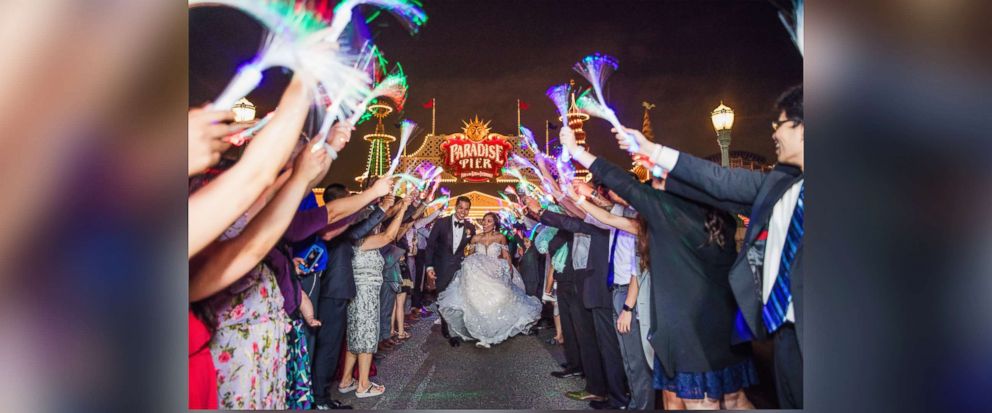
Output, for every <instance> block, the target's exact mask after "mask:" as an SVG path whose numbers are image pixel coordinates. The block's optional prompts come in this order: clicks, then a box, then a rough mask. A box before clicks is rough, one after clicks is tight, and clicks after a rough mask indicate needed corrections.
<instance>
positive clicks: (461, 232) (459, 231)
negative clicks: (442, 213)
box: [451, 216, 465, 255]
mask: <svg viewBox="0 0 992 413" xmlns="http://www.w3.org/2000/svg"><path fill="white" fill-rule="evenodd" d="M459 222H461V221H459V220H458V218H457V217H455V216H452V217H451V235H452V241H451V253H452V254H456V255H457V254H458V244H461V243H462V237H463V236H465V225H464V223H463V225H462V227H461V228H458V227H457V226H455V224H456V223H459Z"/></svg>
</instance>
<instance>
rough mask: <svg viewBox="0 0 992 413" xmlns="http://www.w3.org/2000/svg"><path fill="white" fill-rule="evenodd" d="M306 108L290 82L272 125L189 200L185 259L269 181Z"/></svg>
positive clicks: (299, 89)
mask: <svg viewBox="0 0 992 413" xmlns="http://www.w3.org/2000/svg"><path fill="white" fill-rule="evenodd" d="M309 107H310V97H309V92H308V91H307V90H306V87H305V86H304V85H303V82H302V81H301V80H300V79H299V78H298V77H294V78H293V81H292V82H290V84H289V87H287V88H286V91H285V92H284V93H283V95H282V99H281V100H280V101H279V106H278V109H277V110H276V113H275V115H273V117H272V121H270V122H269V124H268V125H266V126H265V127H264V128H262V130H261V131H260V132H259V133H258V135H257V136H256V137H255V138H254V139H252V142H251V143H250V144H248V147H247V148H246V149H245V153H244V155H242V157H241V159H240V160H239V161H238V163H236V164H235V165H234V166H233V167H231V169H229V170H227V171H225V172H224V173H222V174H220V176H218V177H217V178H215V179H214V180H213V181H212V182H210V183H209V184H207V185H206V186H204V187H203V188H200V190H199V191H196V192H195V193H193V194H192V195H190V197H189V200H188V207H189V212H188V218H189V220H188V228H189V236H188V241H189V246H188V248H187V255H188V257H192V256H193V255H195V254H196V253H197V252H199V251H200V250H202V249H203V248H204V247H206V246H207V245H208V244H210V243H211V242H213V241H214V240H216V239H217V237H218V236H219V235H220V234H221V233H223V232H224V230H225V229H226V228H227V227H228V226H229V225H231V223H232V222H234V220H236V219H238V217H239V216H241V214H243V213H244V212H245V210H247V209H248V207H249V206H251V204H252V202H254V201H255V200H256V199H258V196H259V195H260V194H261V193H262V191H264V190H265V188H266V187H268V186H269V185H271V184H272V183H273V182H274V181H275V179H276V175H277V173H278V172H279V169H280V168H281V167H282V166H283V165H284V164H285V163H286V160H287V159H288V158H289V155H290V153H291V152H292V151H293V147H294V146H295V145H296V142H297V139H298V138H299V135H300V130H301V128H302V127H303V121H304V120H305V119H306V116H307V109H308V108H309Z"/></svg>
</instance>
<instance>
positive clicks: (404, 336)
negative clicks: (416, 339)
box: [396, 331, 411, 340]
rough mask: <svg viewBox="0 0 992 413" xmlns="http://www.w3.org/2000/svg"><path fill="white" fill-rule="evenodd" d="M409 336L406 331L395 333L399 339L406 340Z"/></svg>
mask: <svg viewBox="0 0 992 413" xmlns="http://www.w3.org/2000/svg"><path fill="white" fill-rule="evenodd" d="M410 337H411V336H410V333H407V332H406V331H404V332H403V333H400V334H397V335H396V338H398V339H400V340H408V339H410Z"/></svg>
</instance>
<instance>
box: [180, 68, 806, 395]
mask: <svg viewBox="0 0 992 413" xmlns="http://www.w3.org/2000/svg"><path fill="white" fill-rule="evenodd" d="M310 93H311V92H310V91H308V90H307V89H306V88H305V87H303V85H302V83H301V82H300V81H299V80H298V79H295V78H294V79H293V81H291V83H290V85H289V86H288V87H287V89H286V91H285V92H284V94H283V96H282V98H281V101H280V102H279V105H278V109H277V110H276V111H275V113H274V115H273V117H272V118H271V120H269V122H268V124H267V125H265V127H264V128H262V129H261V130H260V131H259V132H258V133H257V135H255V136H254V137H253V139H252V140H251V141H250V143H248V145H247V147H246V148H245V150H244V152H243V154H242V155H241V156H240V158H239V159H238V160H237V161H236V162H233V163H231V162H226V161H221V156H220V155H221V154H222V153H223V152H224V151H225V150H227V148H228V146H229V144H228V143H227V140H226V139H225V137H227V136H229V135H231V134H233V133H237V132H239V130H240V128H239V127H236V126H232V125H233V124H231V123H230V121H231V120H233V115H232V114H231V113H230V112H227V111H210V110H206V109H194V110H191V111H190V115H189V121H190V123H189V176H190V195H189V251H188V254H189V255H188V256H189V267H190V278H189V283H190V284H189V285H190V287H189V288H190V290H189V293H190V310H189V325H190V326H189V328H190V335H189V396H190V400H189V406H190V408H209V409H213V408H225V409H347V408H350V407H349V406H347V405H345V404H344V403H342V402H340V401H339V400H336V399H335V397H336V396H335V393H337V394H344V393H350V392H354V394H355V396H356V397H359V398H365V397H375V396H379V395H381V394H383V393H384V392H386V391H387V389H386V388H385V386H383V385H382V384H380V383H376V382H375V381H373V378H374V377H375V376H376V375H377V372H376V363H378V362H380V361H381V362H386V360H385V359H383V358H382V356H383V354H384V353H385V352H387V351H388V350H390V349H391V348H393V347H395V346H398V345H401V343H403V342H404V341H405V340H408V339H409V338H410V332H409V331H408V329H409V326H410V324H412V323H416V322H419V321H420V320H423V319H434V320H435V321H437V322H438V323H442V324H443V326H442V328H441V330H442V334H444V335H445V336H446V338H449V339H450V342H451V345H452V346H455V345H458V343H459V339H458V337H459V336H465V337H467V336H468V335H469V334H471V333H472V332H470V331H466V332H462V331H464V330H465V328H464V326H463V325H462V324H465V323H455V322H454V321H455V320H454V318H455V317H454V316H452V315H451V313H445V312H443V311H438V306H437V305H432V303H434V302H435V301H438V304H442V305H441V306H440V307H441V308H442V310H443V309H444V308H450V307H451V306H450V305H443V304H444V301H445V300H447V298H444V294H447V293H444V292H443V291H444V290H445V288H446V287H447V286H448V285H449V284H453V285H459V283H472V282H473V281H471V279H463V280H460V281H459V280H458V278H457V277H458V276H457V274H460V272H459V271H456V270H442V266H443V265H446V264H445V263H443V262H442V260H440V259H438V258H437V257H438V256H439V255H438V254H442V253H444V254H454V255H459V254H464V252H463V251H462V249H460V248H458V247H459V246H461V247H464V246H466V245H470V244H472V243H477V242H481V244H480V245H479V252H480V254H481V255H491V256H493V257H504V258H505V259H506V261H507V262H508V263H512V266H513V268H514V270H513V271H508V272H505V273H501V274H503V276H508V277H511V278H513V277H517V279H515V280H514V282H515V283H516V284H515V285H517V286H519V288H517V287H511V289H518V290H519V292H512V291H511V292H510V293H508V294H506V297H507V300H513V302H514V303H517V304H515V305H519V306H520V307H521V308H526V311H523V310H522V311H521V312H520V313H519V314H518V313H509V314H511V315H509V316H507V317H510V318H514V319H513V320H503V321H505V322H503V323H502V324H500V325H505V326H506V328H504V329H502V330H500V332H499V333H498V335H499V336H500V337H499V339H494V340H491V341H486V340H480V343H479V344H480V347H489V346H490V344H493V345H495V344H498V342H499V341H502V340H505V339H506V338H507V337H508V336H511V335H514V334H519V333H523V334H530V333H533V332H534V330H533V329H534V328H537V327H540V326H543V325H545V323H540V322H536V321H537V319H538V318H544V319H545V320H544V321H546V325H548V326H550V325H552V323H553V325H554V331H555V335H554V337H553V338H552V339H551V340H550V342H551V343H552V344H553V345H561V346H563V350H564V351H563V352H564V355H565V363H562V370H560V371H553V372H550V374H551V375H552V376H553V377H556V378H575V377H582V378H584V381H585V384H584V386H583V387H582V388H581V389H576V390H575V391H573V392H568V393H566V394H564V395H563V397H569V398H572V399H575V400H582V401H586V402H588V403H589V405H590V406H591V407H592V408H597V409H639V410H644V409H655V408H656V406H658V407H663V408H665V409H721V408H725V409H748V408H753V407H754V406H753V405H752V403H751V401H750V400H749V399H748V397H747V396H746V394H745V389H747V388H748V387H751V386H753V385H755V384H757V376H758V375H757V372H756V366H755V361H754V357H753V355H752V347H751V344H750V342H753V341H769V342H771V343H773V346H774V358H773V363H772V364H773V366H771V369H772V371H773V372H774V387H775V390H776V394H777V396H778V406H779V407H781V408H801V407H802V356H801V349H802V346H801V337H802V321H803V312H802V305H801V304H802V302H801V300H802V274H803V271H802V239H803V236H802V234H803V192H804V191H803V188H804V178H803V106H802V87H801V86H797V87H795V88H792V89H790V90H788V91H786V92H785V93H784V94H783V95H782V97H780V99H779V100H778V101H777V102H776V109H777V110H776V112H777V113H776V114H777V115H778V116H779V117H778V118H777V119H776V121H775V122H773V128H774V134H773V135H772V139H773V141H774V143H775V148H776V149H775V150H776V154H777V158H778V159H777V161H778V162H777V164H776V166H775V168H774V169H773V170H772V171H770V172H764V173H763V172H757V171H750V170H742V169H731V168H724V167H721V166H719V165H717V164H714V163H711V162H709V161H705V160H701V159H699V158H696V157H693V156H691V155H689V154H686V153H680V152H678V151H676V150H674V149H672V148H668V147H665V146H662V145H659V144H656V143H653V142H650V141H648V140H647V139H646V138H644V136H643V135H641V134H640V133H639V132H638V131H636V130H624V131H615V132H616V133H617V135H616V138H617V141H618V143H619V144H620V146H621V147H622V148H624V149H628V150H630V152H631V153H632V154H633V156H634V159H635V160H637V161H638V162H641V163H642V164H644V165H645V166H647V167H648V169H649V170H653V171H661V173H658V174H655V175H660V176H654V177H652V178H651V179H650V180H649V181H648V182H641V181H640V180H638V179H637V177H636V176H634V175H632V174H631V173H630V172H628V171H627V170H626V169H624V168H621V167H619V166H617V165H615V164H613V163H611V162H609V161H607V160H605V159H603V158H598V157H596V156H595V155H593V154H592V153H590V152H589V150H588V149H585V148H583V147H582V146H579V145H577V144H576V141H575V136H574V133H573V132H572V131H571V130H570V129H568V128H567V127H564V128H562V130H561V134H560V140H561V143H562V148H563V150H566V151H568V152H569V153H570V154H571V157H572V159H573V161H574V162H576V163H578V164H581V165H583V166H584V167H586V168H588V170H589V171H590V173H591V180H590V181H589V182H586V181H583V180H574V181H572V182H571V183H570V184H568V185H566V184H561V185H558V184H556V183H555V182H554V181H555V180H552V182H551V183H552V188H551V191H550V192H551V194H550V195H552V196H553V201H551V202H549V200H548V199H542V198H540V197H538V196H533V195H528V194H526V193H525V191H521V192H520V193H519V195H518V196H517V207H516V210H515V212H513V214H514V218H513V219H512V222H504V225H502V228H500V226H499V225H498V224H499V221H501V219H500V217H499V216H498V215H496V214H490V215H488V216H487V217H486V218H485V219H483V220H482V222H481V225H480V226H481V228H482V229H483V230H482V231H480V232H479V233H476V231H474V230H465V232H464V234H465V238H464V239H462V235H458V236H457V237H456V239H454V240H453V241H452V242H453V244H450V243H449V247H448V248H440V250H442V251H439V248H438V245H440V244H441V243H439V242H438V238H439V237H443V236H445V235H444V232H443V231H449V232H451V231H453V230H454V231H456V232H457V233H459V234H461V233H462V232H460V231H461V230H460V228H461V226H462V225H467V226H472V223H470V222H468V221H467V220H466V216H467V214H468V209H469V208H470V202H469V201H468V199H464V198H463V199H459V200H456V202H455V204H456V207H455V214H453V215H452V216H451V218H449V217H443V219H442V211H443V210H444V207H443V206H442V207H440V208H438V207H436V204H437V203H432V202H431V201H432V200H433V199H434V191H433V190H432V189H431V188H430V187H429V186H428V187H426V188H424V187H421V188H415V187H413V186H412V185H408V186H406V187H405V190H404V191H403V194H402V196H399V195H398V194H397V193H396V192H397V191H396V189H398V187H399V186H400V185H399V184H397V183H396V180H395V178H394V177H392V176H384V177H380V178H379V179H377V180H376V179H369V180H368V182H366V185H365V188H364V190H362V191H361V192H358V193H352V192H350V191H349V190H348V189H347V188H346V187H345V186H344V185H342V184H331V185H327V186H325V187H324V190H323V194H322V197H323V206H317V203H316V201H315V200H314V199H313V193H312V191H311V190H312V189H313V188H314V187H315V186H317V185H318V184H319V183H320V182H322V181H324V179H325V176H326V175H327V173H328V171H329V169H330V167H331V164H332V163H333V161H334V160H335V158H336V157H337V153H338V152H339V151H341V150H342V149H343V148H344V147H345V145H346V144H347V143H348V142H349V140H350V137H351V132H352V129H353V128H352V127H351V126H350V125H348V124H346V123H338V124H336V125H335V126H334V127H333V128H332V129H331V130H330V132H329V133H328V135H329V136H327V137H326V143H325V142H324V140H321V139H315V140H307V139H300V138H299V137H300V136H301V130H302V127H303V124H304V122H305V119H306V117H307V109H308V107H309V104H310V101H311V96H310ZM631 138H633V140H631ZM314 142H318V143H316V144H314ZM548 172H549V173H550V174H553V172H550V171H548ZM343 175H347V174H343ZM394 187H395V188H394ZM433 189H436V186H435V187H434V188H433ZM737 215H740V216H745V217H749V218H750V220H749V222H750V224H749V225H748V228H747V232H746V235H745V238H744V242H743V246H742V247H741V248H740V250H739V251H738V248H737V245H736V243H735V239H734V234H735V231H736V227H737V220H736V219H735V216H737ZM504 221H505V220H504ZM448 227H451V228H450V229H448ZM500 232H501V233H502V236H498V235H495V234H498V233H500ZM439 234H440V235H439ZM447 236H448V237H449V238H451V237H452V236H451V235H450V234H448V235H447ZM483 238H485V240H482V241H479V240H480V239H483ZM473 239H474V241H473ZM486 240H492V242H490V241H486ZM494 245H499V247H496V248H495V249H490V248H489V247H490V246H494ZM464 249H465V250H467V249H468V248H464ZM479 261H480V262H482V261H485V260H484V259H481V258H480V260H479ZM452 265H454V264H452ZM458 265H461V261H460V260H459V261H458ZM494 273H495V271H494ZM475 285H476V286H478V285H479V284H475ZM439 291H441V292H442V293H441V297H438V296H437V295H438V294H436V293H437V292H439ZM508 291H509V290H508ZM514 291H516V290H514ZM514 294H517V295H520V296H524V295H526V297H527V298H520V297H517V296H516V295H514ZM508 302H509V301H508ZM540 302H543V304H538V303H540ZM500 305H502V304H500ZM507 305H509V304H507ZM535 306H536V307H538V308H535ZM541 306H543V307H544V309H545V310H546V311H545V312H544V313H545V315H544V316H543V317H542V316H541V315H540V314H539V313H540V312H541V311H540V308H539V307H541ZM552 309H553V310H552ZM435 313H439V314H435ZM482 313H483V315H485V312H482ZM525 313H526V314H525ZM441 316H443V317H441ZM461 316H465V317H467V314H465V313H463V312H459V317H461ZM523 318H527V319H526V320H523V321H521V320H520V319H523ZM552 320H553V321H552ZM466 321H467V319H466ZM449 324H451V325H450V326H449ZM476 324H478V323H476ZM449 327H451V329H450V331H449ZM494 334H495V333H494ZM659 391H660V392H659ZM658 394H660V395H662V400H659V401H657V402H656V400H655V398H656V395H658Z"/></svg>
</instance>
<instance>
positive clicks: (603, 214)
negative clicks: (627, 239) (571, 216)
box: [578, 201, 640, 235]
mask: <svg viewBox="0 0 992 413" xmlns="http://www.w3.org/2000/svg"><path fill="white" fill-rule="evenodd" d="M578 204H579V207H580V208H582V209H583V210H585V211H586V212H587V213H589V215H592V217H593V218H596V220H598V221H599V222H602V223H604V224H606V225H609V226H611V227H613V228H616V229H619V230H621V231H625V232H629V233H631V234H634V235H639V234H640V226H639V225H638V224H637V220H634V219H630V218H626V217H621V216H617V215H613V214H611V213H609V212H607V211H606V210H604V209H603V208H600V207H598V206H596V205H593V204H592V203H591V202H584V201H583V202H578Z"/></svg>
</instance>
